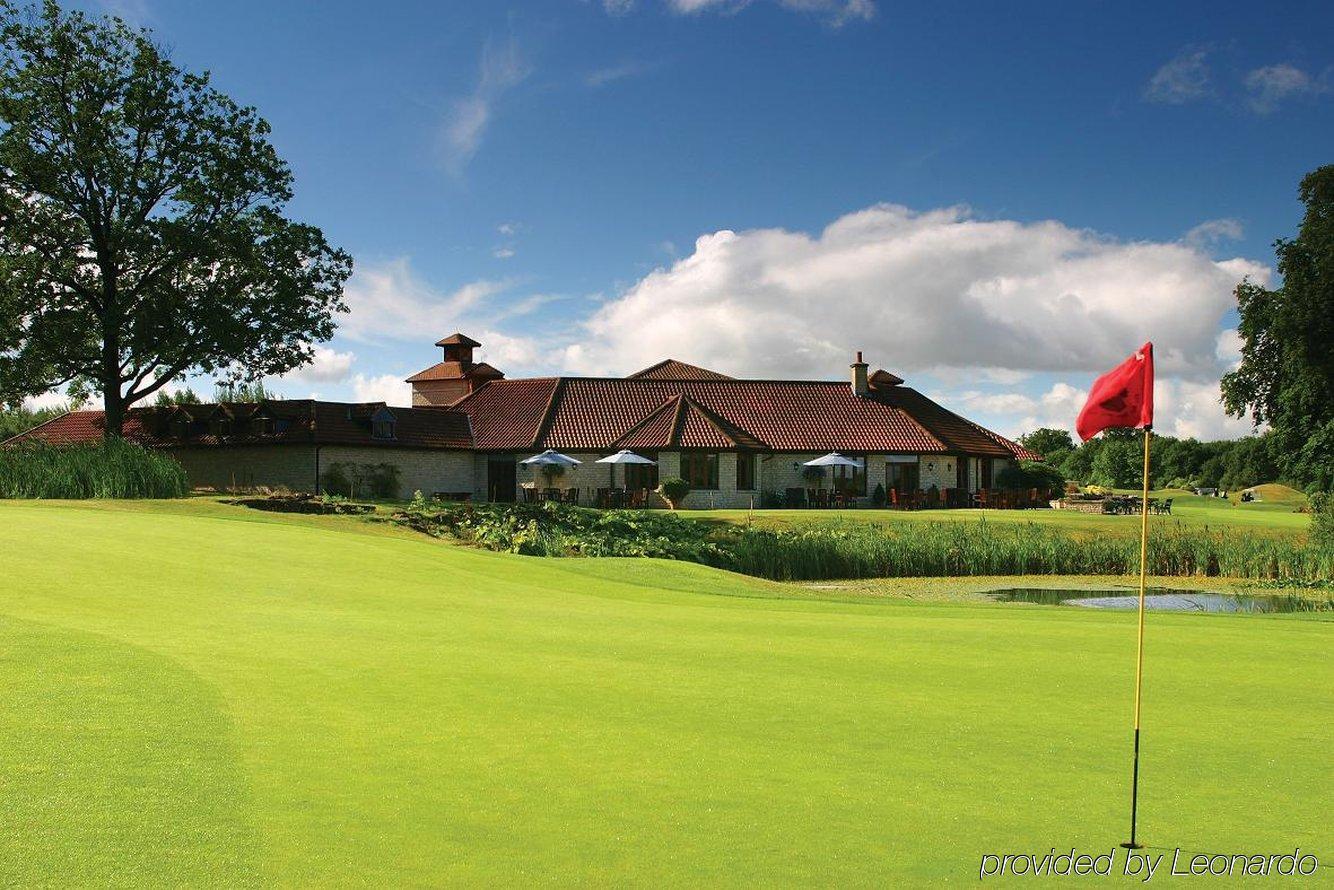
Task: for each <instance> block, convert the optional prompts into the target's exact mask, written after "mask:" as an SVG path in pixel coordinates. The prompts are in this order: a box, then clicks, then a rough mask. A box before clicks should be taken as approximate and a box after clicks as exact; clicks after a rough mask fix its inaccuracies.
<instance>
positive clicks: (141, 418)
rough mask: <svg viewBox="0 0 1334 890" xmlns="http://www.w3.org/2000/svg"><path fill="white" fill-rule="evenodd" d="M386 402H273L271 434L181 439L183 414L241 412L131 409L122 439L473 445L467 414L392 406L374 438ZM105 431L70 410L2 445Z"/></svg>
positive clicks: (202, 433)
mask: <svg viewBox="0 0 1334 890" xmlns="http://www.w3.org/2000/svg"><path fill="white" fill-rule="evenodd" d="M384 407H385V406H384V403H383V402H369V403H352V404H349V403H346V402H317V401H313V400H310V399H298V400H271V401H266V402H263V403H261V404H260V405H259V406H258V407H257V408H256V409H254V412H251V413H255V412H261V411H262V412H263V413H264V414H265V415H267V416H270V417H272V418H274V420H275V421H277V423H275V425H274V431H273V432H272V433H251V432H249V430H247V429H245V428H243V427H241V426H239V425H238V426H237V427H236V429H237V433H236V434H235V435H228V436H216V435H213V434H212V432H211V431H210V430H209V429H208V428H207V427H206V426H204V427H202V428H201V427H200V426H196V428H195V430H194V433H193V434H192V435H189V436H186V437H184V438H181V437H177V436H176V435H175V434H174V430H173V429H172V423H171V421H172V418H173V417H174V416H181V415H184V416H186V417H189V418H192V419H195V420H196V422H197V423H198V422H199V421H200V420H201V419H206V418H208V417H209V416H211V415H212V414H214V413H216V412H217V411H218V410H219V409H220V408H221V409H225V412H226V413H229V414H232V415H233V416H235V415H237V414H240V413H243V412H240V411H238V410H236V406H232V405H223V406H218V405H182V406H176V407H172V408H159V407H151V408H132V409H130V410H129V411H128V412H127V413H126V417H125V424H124V428H123V435H124V437H125V438H126V439H128V440H130V441H132V442H137V443H139V444H142V445H148V446H153V447H171V446H182V445H184V446H196V445H199V446H210V445H214V446H215V445H259V444H290V443H297V444H316V445H366V446H376V447H384V446H397V447H400V448H448V449H469V448H472V447H473V443H472V432H471V427H470V422H469V418H468V415H466V414H462V413H460V412H457V411H449V410H446V409H440V408H390V409H388V410H389V411H390V412H391V413H392V414H393V416H394V421H395V423H394V438H392V439H377V438H374V437H373V436H372V435H371V418H372V417H373V416H374V414H375V413H376V412H377V411H378V410H379V409H381V408H384ZM105 428H106V422H105V414H104V412H102V411H72V412H70V413H68V414H63V415H61V416H60V417H56V418H54V419H52V420H49V421H47V422H46V423H44V424H42V425H40V426H38V427H36V428H34V429H31V430H28V431H27V432H26V433H21V434H20V435H18V436H15V437H14V438H12V439H10V440H8V441H7V442H5V443H4V444H6V445H11V444H13V445H16V444H22V443H26V442H45V443H48V444H52V445H71V444H78V443H84V442H98V441H101V439H102V436H103V433H104V431H105Z"/></svg>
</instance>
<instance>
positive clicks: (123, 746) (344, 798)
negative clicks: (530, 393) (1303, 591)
mask: <svg viewBox="0 0 1334 890" xmlns="http://www.w3.org/2000/svg"><path fill="white" fill-rule="evenodd" d="M0 554H3V572H2V573H0V689H3V690H5V707H4V708H3V710H0V877H2V878H3V880H4V882H5V883H6V884H10V883H20V884H33V883H41V884H53V885H67V884H99V885H142V884H173V885H179V884H210V885H228V886H239V885H257V884H261V885H267V884H283V885H301V886H310V885H329V884H334V885H343V884H357V885H363V884H381V885H383V884H393V885H401V884H413V885H421V884H442V883H443V884H465V885H476V884H484V885H499V884H514V883H517V882H522V883H525V884H527V883H557V884H569V883H597V884H606V883H632V884H644V885H649V884H652V885H669V886H670V885H686V884H691V885H697V884H762V885H774V884H819V885H870V884H874V885H879V886H893V885H899V886H903V885H914V884H923V883H938V882H944V881H950V882H964V881H974V880H976V879H977V875H978V866H979V860H980V858H981V857H982V855H984V854H987V853H995V854H1001V853H1006V852H1033V851H1036V852H1038V853H1046V852H1047V850H1048V849H1049V848H1051V847H1055V848H1056V849H1057V851H1058V852H1061V851H1062V848H1064V850H1065V851H1068V850H1069V849H1070V848H1071V847H1072V846H1073V847H1075V848H1078V849H1080V850H1086V851H1090V852H1093V853H1095V854H1097V853H1106V852H1107V851H1108V850H1109V849H1111V848H1112V847H1114V846H1115V845H1116V844H1117V843H1118V842H1119V841H1123V840H1125V835H1126V833H1127V829H1128V806H1129V767H1130V706H1131V693H1132V669H1133V659H1134V646H1135V636H1134V621H1135V618H1134V615H1133V614H1125V613H1112V612H1099V611H1095V610H1082V609H1075V608H1050V607H1039V606H1023V605H1000V604H977V603H966V602H957V603H952V602H938V601H932V602H914V601H912V600H910V599H897V598H894V599H888V598H879V599H871V598H868V599H866V600H863V601H851V602H849V601H846V600H847V598H846V597H845V599H844V601H834V600H821V599H818V598H816V597H817V595H818V594H817V593H813V592H811V591H808V590H804V589H802V588H796V587H787V586H783V585H777V584H770V583H766V582H761V581H757V580H754V579H749V578H743V577H740V576H736V575H731V574H728V573H725V572H720V571H716V570H712V569H708V568H704V567H702V566H698V565H693V564H683V563H671V562H662V561H656V560H592V559H565V560H554V559H539V558H530V557H520V556H512V555H508V554H497V553H489V552H483V551H479V550H472V549H467V548H463V547H459V546H454V545H451V544H448V543H443V542H440V541H435V540H432V539H428V538H425V537H422V536H413V535H412V534H411V533H408V532H405V531H402V530H399V529H393V528H390V527H388V526H377V525H373V524H368V523H364V522H357V521H353V520H347V519H341V518H324V517H298V516H282V515H275V514H267V513H258V512H254V511H246V510H243V509H240V508H236V507H227V506H224V505H221V504H218V503H215V502H212V501H208V500H202V499H201V500H191V501H183V502H146V503H129V504H125V503H114V502H108V503H95V502H82V503H69V502H0ZM937 584H939V581H938V582H937ZM997 586H998V587H1005V586H1015V585H1014V584H1013V583H1012V580H1011V582H1006V581H1001V582H1000V583H998V584H997ZM1332 643H1334V623H1331V622H1330V621H1329V620H1328V619H1327V618H1326V617H1322V616H1319V615H1316V616H1231V615H1183V614H1153V615H1151V616H1150V625H1149V628H1148V637H1147V649H1146V679H1145V683H1146V686H1145V694H1144V742H1143V745H1144V750H1143V760H1142V787H1141V801H1140V806H1141V817H1140V818H1141V821H1140V835H1141V839H1142V840H1144V841H1145V842H1146V843H1147V844H1149V845H1150V846H1151V848H1165V849H1167V850H1169V851H1170V850H1171V849H1173V848H1177V847H1180V848H1182V849H1184V850H1186V851H1198V852H1246V853H1251V852H1254V853H1270V852H1274V853H1290V852H1291V851H1292V850H1293V848H1294V847H1301V848H1302V849H1303V851H1304V852H1311V853H1314V854H1315V855H1317V856H1319V857H1320V860H1321V866H1322V868H1321V872H1322V874H1321V875H1320V876H1321V877H1323V876H1324V875H1326V874H1328V873H1329V872H1327V871H1326V869H1327V868H1328V866H1327V865H1326V861H1327V860H1328V861H1329V862H1330V864H1334V848H1332V847H1331V846H1330V843H1329V842H1330V832H1329V827H1328V815H1329V813H1330V812H1331V811H1332V810H1334V793H1332V792H1331V789H1332V788H1334V781H1332V780H1334V768H1332V767H1331V762H1330V758H1329V727H1330V726H1331V725H1334V667H1332V666H1331V661H1330V657H1329V656H1330V652H1331V644H1332Z"/></svg>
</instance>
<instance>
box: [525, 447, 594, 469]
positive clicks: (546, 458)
mask: <svg viewBox="0 0 1334 890" xmlns="http://www.w3.org/2000/svg"><path fill="white" fill-rule="evenodd" d="M519 463H521V464H560V465H561V466H563V467H573V466H575V465H576V464H581V463H583V461H581V460H578V459H577V458H573V457H570V456H569V455H568V454H561V453H560V452H559V451H557V450H555V449H554V448H548V449H547V450H546V451H543V452H542V453H541V454H534V455H533V456H532V457H526V458H524V459H523V460H521V461H519Z"/></svg>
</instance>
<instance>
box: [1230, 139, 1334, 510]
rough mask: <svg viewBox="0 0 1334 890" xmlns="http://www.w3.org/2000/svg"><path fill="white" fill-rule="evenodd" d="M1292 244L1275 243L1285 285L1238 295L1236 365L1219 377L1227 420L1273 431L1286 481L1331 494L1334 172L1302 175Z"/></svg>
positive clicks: (1250, 288) (1243, 289) (1251, 287)
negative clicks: (1301, 210) (1247, 418)
mask: <svg viewBox="0 0 1334 890" xmlns="http://www.w3.org/2000/svg"><path fill="white" fill-rule="evenodd" d="M1299 194H1300V196H1301V199H1302V202H1303V203H1304V204H1305V205H1306V214H1305V216H1304V217H1303V218H1302V225H1301V228H1300V229H1299V230H1298V233H1297V237H1296V238H1294V239H1292V240H1291V241H1289V240H1286V239H1280V240H1279V241H1278V242H1276V244H1275V249H1276V251H1277V253H1278V271H1279V274H1281V275H1282V276H1283V286H1282V287H1280V288H1278V289H1277V290H1268V289H1266V288H1263V287H1260V286H1259V285H1256V284H1253V283H1251V282H1244V283H1242V284H1241V285H1240V286H1239V287H1238V288H1237V309H1238V311H1239V312H1240V313H1241V324H1240V325H1238V327H1237V330H1238V332H1239V333H1240V334H1241V338H1242V347H1241V365H1240V366H1239V367H1238V368H1237V369H1236V370H1235V371H1232V372H1230V373H1228V374H1225V375H1224V376H1223V381H1222V388H1223V404H1224V405H1225V406H1226V408H1227V410H1228V412H1229V413H1232V414H1235V415H1237V416H1239V417H1240V416H1243V415H1245V414H1247V413H1248V412H1249V413H1250V415H1251V418H1252V419H1253V420H1254V421H1255V423H1256V424H1257V425H1259V424H1261V423H1268V424H1269V426H1270V429H1271V430H1272V434H1271V437H1272V440H1273V442H1272V447H1271V452H1272V454H1273V456H1274V458H1275V460H1276V462H1277V463H1278V468H1279V470H1280V471H1281V472H1282V474H1283V476H1284V478H1288V479H1292V480H1295V481H1297V482H1300V483H1302V484H1304V485H1308V486H1310V487H1313V488H1322V489H1330V488H1334V165H1327V166H1324V167H1320V168H1318V169H1316V170H1314V171H1312V172H1311V173H1308V174H1307V175H1306V176H1305V177H1304V178H1303V179H1302V183H1301V189H1300V192H1299Z"/></svg>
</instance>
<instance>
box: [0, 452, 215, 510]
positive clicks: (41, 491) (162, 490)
mask: <svg viewBox="0 0 1334 890" xmlns="http://www.w3.org/2000/svg"><path fill="white" fill-rule="evenodd" d="M188 491H189V485H188V483H187V482H186V478H185V470H184V469H183V468H182V467H181V465H180V464H179V463H177V462H176V461H175V460H174V459H173V458H171V457H170V456H168V455H166V454H162V453H160V452H157V451H150V450H149V449H147V448H141V447H139V446H138V445H131V444H130V443H128V442H125V441H123V440H121V439H109V440H107V441H106V442H103V443H98V444H93V445H24V446H20V447H17V448H0V498H78V499H82V498H179V497H184V496H185V494H186V492H188Z"/></svg>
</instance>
